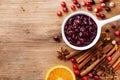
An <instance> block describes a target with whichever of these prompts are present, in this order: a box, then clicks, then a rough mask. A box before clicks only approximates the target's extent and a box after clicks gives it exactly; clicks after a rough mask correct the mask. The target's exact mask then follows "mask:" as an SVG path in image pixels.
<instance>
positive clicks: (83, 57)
mask: <svg viewBox="0 0 120 80" xmlns="http://www.w3.org/2000/svg"><path fill="white" fill-rule="evenodd" d="M102 44H103V42H102V41H99V42H98V43H97V44H96V45H95V46H94V47H93V48H91V49H90V50H88V51H87V52H85V53H84V54H83V55H81V56H80V57H79V58H78V59H77V63H80V62H82V61H83V60H84V59H85V58H86V57H88V56H89V55H90V54H91V53H92V52H93V51H94V50H95V49H97V48H99V47H100V46H101V45H102Z"/></svg>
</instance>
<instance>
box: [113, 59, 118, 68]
mask: <svg viewBox="0 0 120 80" xmlns="http://www.w3.org/2000/svg"><path fill="white" fill-rule="evenodd" d="M119 63H120V57H119V58H118V60H117V61H116V62H115V63H114V64H113V66H112V67H113V68H115V67H116V66H117V65H118V64H119Z"/></svg>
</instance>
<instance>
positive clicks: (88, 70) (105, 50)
mask: <svg viewBox="0 0 120 80" xmlns="http://www.w3.org/2000/svg"><path fill="white" fill-rule="evenodd" d="M112 48H113V46H112V45H111V44H108V45H106V46H105V47H104V48H103V52H104V55H103V56H102V57H101V58H98V59H97V60H96V61H95V62H93V64H91V65H90V66H89V67H88V68H87V69H86V70H84V71H82V72H81V73H80V75H81V76H84V75H86V74H87V73H88V72H90V71H91V70H92V69H93V68H94V67H95V66H96V65H97V64H98V63H100V61H102V60H103V59H104V58H105V57H106V56H107V55H106V53H107V52H109V51H110V50H111V49H112ZM108 54H109V53H108Z"/></svg>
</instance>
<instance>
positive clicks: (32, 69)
mask: <svg viewBox="0 0 120 80" xmlns="http://www.w3.org/2000/svg"><path fill="white" fill-rule="evenodd" d="M61 1H62V0H0V80H43V79H44V76H45V73H46V71H47V70H48V68H50V67H51V66H53V65H57V64H64V65H66V66H69V67H70V65H71V63H69V62H64V61H60V60H58V59H57V58H56V56H57V53H56V51H57V50H60V48H61V47H64V48H68V49H69V47H67V46H66V44H65V43H64V42H63V41H62V42H61V43H56V42H55V41H54V40H53V39H52V36H53V35H54V34H59V33H60V31H61V24H62V21H63V20H64V18H65V17H66V16H68V15H69V14H70V13H72V12H73V11H71V10H70V11H69V13H67V14H64V15H63V17H61V18H59V17H57V16H56V11H57V10H60V9H61V7H60V6H59V3H60V2H61ZM79 1H80V0H79ZM111 1H114V2H115V3H116V7H115V8H112V11H111V12H110V13H107V12H105V13H107V14H108V15H107V18H110V17H112V16H115V15H118V14H120V7H119V6H120V1H119V0H111ZM66 2H67V3H68V4H67V5H68V6H70V4H71V3H72V2H71V0H66ZM96 2H98V0H96ZM79 10H84V11H85V10H86V8H81V9H79ZM114 24H118V25H119V22H115V23H114ZM108 26H109V25H108Z"/></svg>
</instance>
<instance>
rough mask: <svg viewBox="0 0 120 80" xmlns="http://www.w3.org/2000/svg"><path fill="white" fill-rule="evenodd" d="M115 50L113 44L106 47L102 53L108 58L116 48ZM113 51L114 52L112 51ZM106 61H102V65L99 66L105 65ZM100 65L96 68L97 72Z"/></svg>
mask: <svg viewBox="0 0 120 80" xmlns="http://www.w3.org/2000/svg"><path fill="white" fill-rule="evenodd" d="M112 48H113V45H111V44H108V45H106V46H105V47H104V48H103V51H102V53H104V54H107V53H108V54H107V56H108V55H110V54H111V53H113V52H114V50H113V49H114V48H113V49H112ZM111 49H112V51H110V50H111ZM104 61H105V59H104V60H102V61H101V63H100V64H99V65H101V64H103V63H104ZM99 65H97V66H96V67H95V70H96V69H97V68H99Z"/></svg>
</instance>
